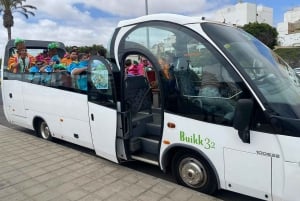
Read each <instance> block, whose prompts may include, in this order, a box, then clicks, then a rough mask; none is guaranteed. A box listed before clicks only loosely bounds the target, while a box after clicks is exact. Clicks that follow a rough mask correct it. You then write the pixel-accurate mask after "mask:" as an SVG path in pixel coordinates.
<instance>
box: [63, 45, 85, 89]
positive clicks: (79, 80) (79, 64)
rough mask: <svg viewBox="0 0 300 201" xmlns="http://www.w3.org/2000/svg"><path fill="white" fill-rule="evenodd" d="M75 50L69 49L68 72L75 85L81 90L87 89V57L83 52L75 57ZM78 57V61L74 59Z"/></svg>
mask: <svg viewBox="0 0 300 201" xmlns="http://www.w3.org/2000/svg"><path fill="white" fill-rule="evenodd" d="M77 54H78V53H77V51H73V50H72V51H71V54H70V57H71V59H72V62H71V64H70V65H69V66H68V68H67V70H68V72H69V73H70V74H71V75H72V76H73V78H75V79H76V84H77V87H78V88H79V89H81V90H85V91H86V90H87V75H86V74H85V72H86V71H87V69H88V62H89V58H88V56H87V55H86V54H85V53H82V54H80V55H79V57H77ZM76 58H79V61H78V60H77V59H76Z"/></svg>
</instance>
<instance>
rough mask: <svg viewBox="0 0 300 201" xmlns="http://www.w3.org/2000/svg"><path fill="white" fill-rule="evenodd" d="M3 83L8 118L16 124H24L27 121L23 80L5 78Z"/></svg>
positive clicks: (3, 95)
mask: <svg viewBox="0 0 300 201" xmlns="http://www.w3.org/2000/svg"><path fill="white" fill-rule="evenodd" d="M2 84H3V87H2V89H3V91H2V97H3V102H4V103H3V105H4V108H3V109H4V112H5V115H6V118H7V120H8V121H9V122H11V123H14V124H19V125H20V124H21V125H24V124H25V122H26V112H25V108H24V103H23V89H22V82H20V81H17V80H3V83H2ZM4 86H5V87H4Z"/></svg>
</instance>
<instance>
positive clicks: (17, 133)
mask: <svg viewBox="0 0 300 201" xmlns="http://www.w3.org/2000/svg"><path fill="white" fill-rule="evenodd" d="M0 95H1V90H0ZM1 97H2V96H1ZM0 125H3V126H5V127H3V126H0V132H1V134H0V200H1V201H2V198H1V194H2V191H3V185H4V187H5V186H7V185H8V184H1V176H2V177H3V175H4V176H5V175H6V173H5V174H2V173H3V170H5V168H4V166H3V165H2V164H4V163H2V161H1V159H2V158H6V159H7V158H9V157H11V156H12V155H11V154H10V155H9V156H6V153H8V152H7V151H8V150H5V149H4V150H3V146H2V145H3V139H6V142H5V143H7V141H9V142H12V140H16V141H18V142H19V143H15V144H13V146H15V147H16V149H19V147H23V145H22V140H21V141H20V139H19V138H24V139H25V141H27V140H28V139H30V141H33V142H34V144H35V145H37V146H38V147H39V148H41V149H38V150H35V152H38V153H40V152H41V153H44V152H45V151H47V150H44V149H43V146H42V145H47V147H48V146H50V145H49V142H44V141H43V140H41V139H39V138H37V137H36V136H35V135H34V132H33V131H31V130H28V129H24V128H21V127H18V126H15V125H12V124H10V123H8V122H7V121H6V119H5V117H4V114H3V107H2V98H0ZM6 127H7V128H6ZM8 128H10V129H8ZM3 131H5V133H6V134H8V132H9V135H11V133H13V135H12V136H13V138H12V139H10V138H5V136H4V134H3ZM15 138H16V139H15ZM39 143H40V144H39ZM45 143H46V144H45ZM26 144H28V143H26ZM52 144H53V145H51V149H53V150H54V149H56V148H57V149H58V150H60V149H63V150H68V152H70V153H73V152H74V153H76V154H79V153H82V155H84V156H85V157H87V158H86V160H90V158H92V160H93V161H94V162H95V163H96V162H100V163H101V162H102V161H105V164H106V163H108V162H107V161H106V160H102V159H101V158H99V157H96V156H95V152H94V151H93V150H90V149H86V148H83V147H80V146H77V145H74V144H71V143H68V142H64V141H61V140H56V141H55V143H52ZM16 145H18V146H16ZM52 146H53V147H52ZM4 147H6V146H4ZM8 147H9V146H8ZM29 149H31V148H29ZM32 149H33V148H32ZM1 151H2V152H3V153H2V154H1ZM30 153H31V152H30ZM30 153H29V154H28V156H27V157H29V158H31V159H32V160H41V158H40V156H39V157H38V159H33V157H34V153H31V154H33V155H30ZM29 155H30V156H29ZM80 155H81V154H80ZM58 157H60V156H58ZM12 159H14V157H12ZM8 160H9V159H8ZM18 160H20V159H17V161H18ZM10 163H17V164H18V162H14V161H13V160H10ZM110 165H112V166H113V167H115V168H116V167H119V168H120V169H121V170H122V171H123V168H125V170H126V171H129V170H127V168H128V169H130V171H134V172H136V173H135V174H142V175H144V176H146V177H150V178H152V179H153V177H154V178H157V179H158V178H160V179H158V180H159V181H161V182H162V183H165V182H166V183H167V184H171V186H173V185H175V184H174V183H175V181H174V179H173V178H172V177H171V175H168V174H164V173H162V172H161V170H160V169H159V168H158V167H154V166H152V165H148V164H144V163H140V162H130V163H126V164H123V165H121V166H120V165H115V164H113V163H111V164H110ZM38 166H41V165H40V164H39V165H38ZM3 168H4V169H3ZM68 168H70V167H68ZM17 169H18V168H17ZM121 170H120V171H121ZM125 170H124V171H125ZM37 171H41V170H37ZM97 173H98V172H97ZM32 174H34V173H32ZM99 174H102V173H101V170H99ZM57 179H58V178H57ZM33 180H34V178H33ZM7 182H8V183H9V182H10V183H13V181H7ZM24 182H25V181H24ZM26 182H29V181H26ZM26 182H25V183H26ZM44 182H47V181H44ZM49 182H50V181H49ZM53 182H54V181H53ZM2 183H3V182H2ZM34 183H35V182H34ZM1 185H2V186H1ZM24 185H25V184H24ZM65 185H69V184H65ZM12 186H14V185H12ZM42 186H44V184H43V185H42ZM175 186H176V185H175ZM36 187H37V186H36ZM37 188H40V187H37ZM95 188H96V187H95ZM172 188H173V187H172ZM178 188H179V189H182V188H181V187H179V186H178ZM46 189H47V190H46ZM176 189H177V188H176ZM184 189H185V188H184ZM14 190H17V192H18V193H17V195H19V194H23V191H21V192H19V190H18V189H14ZM32 190H33V189H32ZM44 190H45V192H48V191H50V190H51V192H52V191H53V189H48V188H45V189H44ZM81 190H82V189H81ZM177 190H178V189H177ZM186 190H187V189H185V190H184V191H186ZM14 192H15V191H14ZM70 192H71V191H70ZM80 192H81V191H80ZM84 192H86V191H84ZM188 192H189V193H190V191H188ZM74 193H75V194H76V193H79V192H77V191H76V192H74ZM152 193H153V192H152ZM195 193H196V192H195ZM45 194H46V193H45ZM193 194H194V192H193V193H192V195H193ZM168 196H169V195H168ZM201 196H202V194H201ZM201 196H199V197H198V199H195V200H198V201H201V200H205V201H209V200H218V199H213V198H212V197H209V196H207V197H206V196H204V198H203V199H202V197H201ZM215 196H216V197H217V198H219V199H222V200H224V201H259V200H258V199H255V198H251V197H248V196H244V195H240V194H237V193H233V192H229V191H223V190H222V191H219V192H218V193H217V194H216V195H215ZM8 198H10V197H8ZM33 198H34V197H30V198H28V199H29V200H30V199H33ZM135 198H136V199H137V200H143V199H140V197H135ZM138 198H139V199H138ZM165 198H166V199H165ZM194 198H195V197H193V198H192V199H191V200H194ZM168 199H169V197H163V199H161V200H166V201H167V200H168ZM8 200H9V199H8ZM16 200H19V199H16ZM26 200H27V199H26ZM80 200H81V199H80ZM95 200H97V199H95ZM119 200H123V199H122V198H121V199H119ZM150 200H153V199H149V201H150ZM171 200H173V198H172V199H171ZM174 200H176V199H174ZM39 201H40V200H39ZM147 201H148V200H147Z"/></svg>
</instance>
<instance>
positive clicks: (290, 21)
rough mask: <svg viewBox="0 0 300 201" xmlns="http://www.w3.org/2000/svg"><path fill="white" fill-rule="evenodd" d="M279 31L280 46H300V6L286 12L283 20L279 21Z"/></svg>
mask: <svg viewBox="0 0 300 201" xmlns="http://www.w3.org/2000/svg"><path fill="white" fill-rule="evenodd" d="M277 31H278V34H279V35H278V43H279V45H280V46H300V7H295V8H293V9H291V10H289V11H287V12H286V13H284V19H283V22H281V23H278V26H277Z"/></svg>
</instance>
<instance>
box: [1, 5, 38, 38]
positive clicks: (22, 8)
mask: <svg viewBox="0 0 300 201" xmlns="http://www.w3.org/2000/svg"><path fill="white" fill-rule="evenodd" d="M24 2H26V0H0V14H2V15H3V26H4V27H5V28H6V29H7V35H8V40H11V28H12V27H13V26H14V16H13V14H12V13H13V12H18V13H21V14H22V15H24V16H25V17H26V19H28V17H29V15H32V16H34V15H35V14H34V13H33V12H32V11H31V10H36V7H35V6H32V5H23V3H24Z"/></svg>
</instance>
